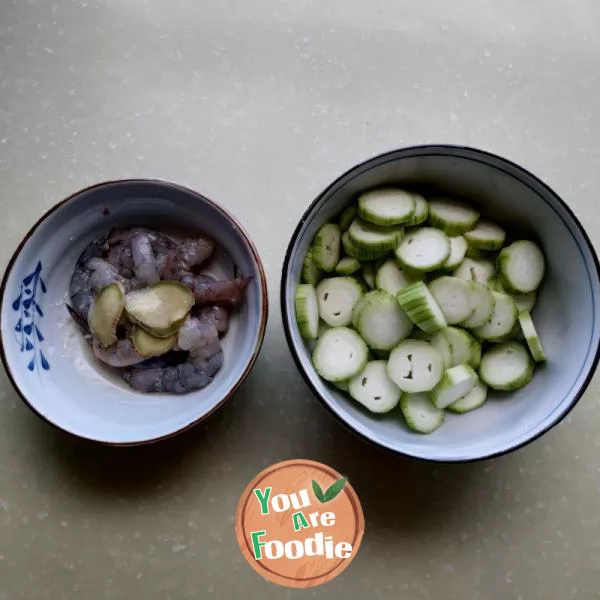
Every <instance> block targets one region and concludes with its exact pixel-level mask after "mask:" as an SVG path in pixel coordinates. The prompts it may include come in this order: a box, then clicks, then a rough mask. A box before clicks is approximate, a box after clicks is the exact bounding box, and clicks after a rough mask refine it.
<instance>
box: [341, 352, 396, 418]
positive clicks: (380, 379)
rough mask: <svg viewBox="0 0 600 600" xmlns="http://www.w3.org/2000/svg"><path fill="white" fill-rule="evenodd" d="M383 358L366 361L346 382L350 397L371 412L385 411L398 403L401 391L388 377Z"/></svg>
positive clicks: (380, 412) (379, 412)
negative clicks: (361, 368) (360, 369)
mask: <svg viewBox="0 0 600 600" xmlns="http://www.w3.org/2000/svg"><path fill="white" fill-rule="evenodd" d="M386 365H387V363H386V361H385V360H373V361H371V362H368V363H367V364H366V366H365V368H364V369H363V370H362V371H361V372H360V373H359V374H358V375H355V376H354V377H353V378H352V379H350V381H349V382H348V391H349V392H350V395H351V396H352V398H354V399H355V400H356V401H357V402H360V404H362V405H363V406H364V407H365V408H367V409H368V410H370V411H371V412H373V413H378V414H382V413H387V412H390V410H392V409H393V408H395V407H396V406H397V405H398V402H399V401H400V396H401V395H402V391H401V390H400V388H399V387H398V386H397V385H396V384H395V383H394V382H393V381H392V380H391V379H390V378H389V377H388V374H387V370H386Z"/></svg>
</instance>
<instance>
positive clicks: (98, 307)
mask: <svg viewBox="0 0 600 600" xmlns="http://www.w3.org/2000/svg"><path fill="white" fill-rule="evenodd" d="M124 306H125V295H124V293H123V287H122V286H121V284H119V283H111V284H110V285H107V286H106V287H105V288H103V289H102V290H101V291H100V293H99V294H98V296H96V299H95V301H94V304H93V305H92V308H91V309H90V313H89V316H88V325H89V326H90V330H91V332H92V333H93V334H94V335H95V336H96V338H97V339H98V341H99V342H100V344H102V346H105V347H106V346H112V345H113V344H114V343H115V342H116V341H117V323H118V322H119V319H120V318H121V315H122V314H123V308H124Z"/></svg>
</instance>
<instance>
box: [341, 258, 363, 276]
mask: <svg viewBox="0 0 600 600" xmlns="http://www.w3.org/2000/svg"><path fill="white" fill-rule="evenodd" d="M359 269H360V263H359V262H358V260H357V259H356V258H352V257H351V256H344V258H342V260H340V262H339V263H338V264H337V265H336V267H335V272H336V273H337V274H338V275H352V273H355V272H356V271H358V270H359Z"/></svg>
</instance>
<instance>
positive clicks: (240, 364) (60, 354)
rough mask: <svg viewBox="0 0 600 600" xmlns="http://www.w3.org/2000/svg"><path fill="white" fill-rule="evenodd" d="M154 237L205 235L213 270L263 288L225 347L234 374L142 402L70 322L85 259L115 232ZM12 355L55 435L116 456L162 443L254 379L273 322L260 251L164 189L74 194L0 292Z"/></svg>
mask: <svg viewBox="0 0 600 600" xmlns="http://www.w3.org/2000/svg"><path fill="white" fill-rule="evenodd" d="M131 226H146V227H154V228H156V229H158V230H163V231H164V230H177V231H181V232H185V231H190V232H197V233H200V234H205V235H207V236H208V237H210V238H211V239H213V240H214V241H215V243H216V248H217V250H216V252H215V257H214V258H213V259H211V261H210V264H209V265H208V267H207V268H208V271H209V272H210V273H212V274H214V275H215V276H217V277H219V278H233V276H234V267H237V268H238V269H239V271H240V272H241V273H242V274H243V275H244V276H249V277H252V281H251V283H250V284H249V286H248V288H247V289H246V293H245V298H244V302H243V304H242V306H241V307H240V308H239V309H237V310H236V311H234V312H233V313H232V317H231V321H230V328H229V330H228V332H227V333H226V334H225V336H224V338H223V340H222V346H223V351H224V354H225V358H224V364H223V367H222V368H221V369H220V371H219V372H218V373H217V375H216V376H215V378H214V380H213V381H212V382H211V383H210V384H209V385H208V386H206V387H205V388H203V389H200V390H198V391H195V392H191V393H188V394H183V395H171V394H142V393H139V392H136V391H135V390H133V389H131V388H129V387H128V386H127V385H126V384H125V383H124V382H123V381H122V380H121V379H120V378H119V377H118V376H115V374H114V372H112V371H111V370H110V369H104V368H102V367H101V366H100V364H99V363H98V362H97V361H96V360H94V359H93V358H92V357H91V355H90V351H89V348H88V345H87V344H86V343H85V341H84V340H83V336H82V335H81V334H80V332H79V331H78V330H77V328H76V326H75V324H74V322H73V321H72V319H71V318H70V317H69V315H68V312H67V309H66V305H65V303H66V302H68V290H69V281H70V279H71V276H72V274H73V270H74V268H75V263H76V261H77V260H78V258H79V256H80V254H81V252H82V251H83V249H84V248H85V247H86V246H87V245H88V244H89V243H90V242H91V241H92V240H94V239H95V238H97V237H99V236H100V235H102V234H105V233H106V232H107V231H109V230H111V229H112V228H113V227H131ZM0 302H1V312H0V331H1V356H2V362H3V363H4V368H5V370H6V372H7V374H8V376H9V378H10V380H11V382H12V384H13V386H14V387H15V389H16V391H17V392H18V393H19V395H20V396H21V398H22V399H23V400H24V401H25V402H26V404H27V405H28V406H29V407H30V408H32V409H33V410H34V412H35V413H36V414H38V415H39V416H40V417H42V418H43V419H44V420H46V421H47V422H49V423H50V424H52V425H55V426H56V427H58V428H60V429H62V430H64V431H66V432H69V433H71V434H73V435H76V436H78V437H81V438H85V439H89V440H94V441H98V442H102V443H105V444H112V445H136V444H141V443H148V442H155V441H157V440H160V439H163V438H166V437H170V436H172V435H174V434H176V433H179V432H182V431H184V430H186V429H188V428H189V427H191V426H192V425H194V424H196V423H198V422H200V421H201V420H203V419H204V418H206V417H207V416H208V415H209V414H211V413H212V412H213V411H214V410H216V409H217V408H219V407H220V406H222V405H223V404H224V403H225V402H226V400H227V399H229V398H230V397H231V396H232V394H233V393H234V392H235V390H236V389H237V388H238V387H239V386H240V384H241V383H242V382H243V381H244V379H245V378H246V377H247V376H248V374H249V373H250V370H251V369H252V366H253V365H254V363H255V361H256V359H257V357H258V353H259V351H260V348H261V345H262V342H263V338H264V334H265V328H266V324H267V317H268V298H267V285H266V278H265V273H264V269H263V266H262V263H261V260H260V257H259V255H258V252H257V250H256V248H255V246H254V244H253V243H252V241H251V239H250V237H249V236H248V234H247V233H246V232H245V231H244V229H243V228H242V226H241V225H240V224H239V223H238V222H237V221H236V220H235V218H234V217H233V216H232V215H231V214H229V213H228V212H227V211H226V210H224V209H223V208H222V207H220V206H219V205H218V204H216V203H215V202H213V201H211V200H209V199H208V198H206V197H204V196H202V195H201V194H199V193H197V192H194V191H192V190H190V189H187V188H184V187H181V186H178V185H175V184H173V183H169V182H165V181H158V180H143V179H141V180H137V179H136V180H119V181H112V182H106V183H100V184H98V185H94V186H92V187H89V188H86V189H84V190H82V191H80V192H77V193H75V194H74V195H72V196H70V197H69V198H67V199H65V200H64V201H62V202H61V203H59V204H57V205H56V206H54V207H53V208H52V209H51V210H50V211H48V212H47V213H46V214H45V215H44V216H43V217H42V218H41V219H40V220H39V221H38V222H37V223H36V224H35V225H34V226H33V227H32V229H31V230H30V231H29V232H28V233H27V235H26V236H25V238H24V239H23V241H22V242H21V244H20V245H19V247H18V248H17V250H16V251H15V253H14V255H13V257H12V259H11V260H10V262H9V265H8V267H7V270H6V272H5V274H4V278H3V281H2V286H1V288H0Z"/></svg>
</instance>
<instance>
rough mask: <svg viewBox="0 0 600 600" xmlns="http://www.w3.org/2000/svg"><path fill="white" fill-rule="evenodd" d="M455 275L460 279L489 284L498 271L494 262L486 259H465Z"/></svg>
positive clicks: (455, 271)
mask: <svg viewBox="0 0 600 600" xmlns="http://www.w3.org/2000/svg"><path fill="white" fill-rule="evenodd" d="M453 274H454V277H460V279H466V280H467V281H477V282H478V283H483V284H487V283H488V281H489V280H490V279H491V278H492V277H494V276H495V275H496V269H495V268H494V265H493V264H492V262H491V261H489V260H486V259H485V258H465V260H463V261H462V263H460V265H459V266H458V267H457V268H456V269H455V270H454V273H453Z"/></svg>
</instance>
